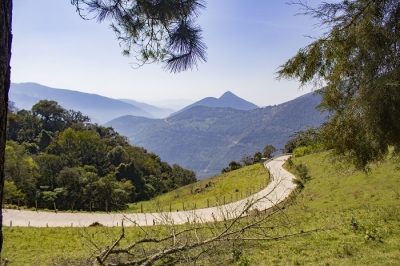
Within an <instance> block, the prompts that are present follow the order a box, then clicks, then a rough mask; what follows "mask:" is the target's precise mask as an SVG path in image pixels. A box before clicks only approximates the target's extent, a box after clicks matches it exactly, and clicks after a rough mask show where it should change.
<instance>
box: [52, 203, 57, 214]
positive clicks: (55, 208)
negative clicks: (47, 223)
mask: <svg viewBox="0 0 400 266" xmlns="http://www.w3.org/2000/svg"><path fill="white" fill-rule="evenodd" d="M53 205H54V211H55V212H56V213H57V205H56V202H55V201H53Z"/></svg>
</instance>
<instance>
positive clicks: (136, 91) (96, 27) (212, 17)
mask: <svg viewBox="0 0 400 266" xmlns="http://www.w3.org/2000/svg"><path fill="white" fill-rule="evenodd" d="M286 2H287V1H284V0H250V1H249V0H247V1H245V0H208V1H207V8H206V9H205V10H203V11H202V14H201V16H200V17H199V18H198V23H199V24H200V26H201V27H202V29H203V38H204V42H205V43H206V45H207V47H208V49H207V62H205V63H200V64H199V65H198V68H194V69H193V70H189V71H186V72H182V73H170V72H166V71H165V70H163V69H162V64H151V65H145V66H143V67H141V68H139V69H135V68H134V67H133V66H134V65H133V64H132V63H134V62H135V61H134V60H133V58H129V57H125V56H123V55H122V48H121V47H120V46H119V42H118V40H117V39H116V36H115V34H114V32H113V31H112V30H111V29H110V26H109V24H110V23H109V22H108V21H104V22H102V23H98V22H96V21H95V20H89V21H87V20H83V19H82V18H80V17H79V15H78V14H77V13H76V11H75V7H74V6H72V5H71V3H70V0H35V1H33V0H24V1H14V10H13V43H12V58H11V67H12V70H11V71H12V73H11V81H12V82H14V83H23V82H35V83H39V84H42V85H45V86H49V87H53V88H60V89H69V90H75V91H81V92H87V93H95V94H99V95H102V96H106V97H110V98H116V99H117V98H125V99H133V100H136V101H141V102H146V103H153V104H155V103H157V102H158V101H162V100H167V99H176V100H178V99H187V100H191V101H192V102H194V101H197V100H200V99H202V98H205V97H217V98H218V97H220V96H221V95H222V94H223V93H224V92H226V91H231V92H232V93H234V94H236V95H237V96H239V97H241V98H243V99H245V100H247V101H250V102H252V103H254V104H256V105H258V106H260V107H261V106H268V105H275V104H280V103H283V102H286V101H289V100H292V99H294V98H296V97H299V96H301V95H303V94H305V93H308V92H310V91H311V89H310V88H303V89H299V83H298V82H296V81H278V80H276V78H277V75H276V72H277V70H278V69H279V66H281V65H282V64H284V63H285V61H287V60H288V59H290V58H291V57H292V56H294V55H295V54H296V52H297V51H298V50H299V49H300V48H302V47H304V46H306V45H307V44H309V43H310V42H312V39H310V38H309V37H306V36H314V37H318V36H320V35H321V30H320V29H318V28H316V27H315V25H316V23H317V21H315V20H312V19H311V18H309V17H307V16H303V15H296V14H298V13H299V12H301V10H300V9H299V8H300V7H299V6H296V5H288V4H287V3H286ZM320 2H321V1H315V0H309V1H308V3H309V4H310V5H311V6H316V5H318V4H319V3H320Z"/></svg>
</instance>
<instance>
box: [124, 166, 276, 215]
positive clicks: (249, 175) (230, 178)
mask: <svg viewBox="0 0 400 266" xmlns="http://www.w3.org/2000/svg"><path fill="white" fill-rule="evenodd" d="M268 181H269V176H268V172H267V171H266V170H265V168H264V166H263V165H262V164H254V165H251V166H248V167H244V168H241V169H238V170H236V171H231V172H228V173H225V174H222V175H219V176H216V177H213V178H208V179H204V180H200V181H198V182H196V183H194V184H191V185H188V186H184V187H181V188H178V189H176V190H174V191H172V192H169V193H166V194H163V195H160V196H158V197H156V198H154V199H152V200H150V201H143V202H138V203H135V204H130V206H129V209H128V210H126V212H130V213H132V212H158V211H170V209H171V210H172V211H175V210H183V209H185V210H192V209H195V208H197V209H200V208H208V207H214V206H218V205H223V204H225V203H230V202H233V201H238V200H240V199H243V198H246V197H248V196H250V195H252V194H254V193H256V192H258V191H260V190H261V189H263V188H264V187H265V186H266V185H267V184H268Z"/></svg>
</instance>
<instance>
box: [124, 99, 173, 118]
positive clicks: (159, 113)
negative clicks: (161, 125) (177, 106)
mask: <svg viewBox="0 0 400 266" xmlns="http://www.w3.org/2000/svg"><path fill="white" fill-rule="evenodd" d="M118 100H120V101H123V102H126V103H129V104H132V105H134V106H137V107H139V108H140V109H142V110H144V111H146V112H148V113H150V114H152V115H153V116H155V117H156V118H164V117H168V116H169V115H170V114H172V113H173V112H175V110H173V109H170V108H159V107H157V106H154V105H150V104H147V103H142V102H137V101H135V100H131V99H118Z"/></svg>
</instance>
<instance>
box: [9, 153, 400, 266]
mask: <svg viewBox="0 0 400 266" xmlns="http://www.w3.org/2000/svg"><path fill="white" fill-rule="evenodd" d="M294 162H295V164H300V163H303V164H305V165H306V166H307V168H308V170H309V175H310V176H311V180H310V181H308V182H307V183H306V185H305V188H304V189H303V190H302V192H301V193H300V194H298V195H297V197H296V198H295V199H294V200H293V202H292V204H291V205H289V206H287V207H286V208H285V210H284V213H282V215H278V216H273V217H272V218H271V225H275V227H271V228H258V229H257V230H259V232H260V234H263V235H267V236H274V235H282V234H288V233H290V232H302V231H303V232H305V231H307V230H312V229H320V230H319V231H318V232H315V233H310V234H303V235H300V236H296V237H288V238H285V239H281V240H278V241H259V242H255V241H244V242H240V241H237V242H236V243H235V245H236V248H237V249H239V250H240V251H241V253H240V259H239V260H237V261H236V262H232V260H231V261H230V262H229V263H227V265H400V206H399V203H400V171H399V170H398V166H399V163H398V161H396V160H395V159H389V160H388V161H386V162H382V163H380V164H379V165H377V166H373V167H372V172H371V173H370V174H369V175H366V174H365V173H363V172H359V171H355V170H353V169H351V168H349V166H347V165H335V164H333V162H332V160H331V157H330V155H329V153H319V154H314V155H309V156H304V157H299V158H296V159H295V160H294ZM185 200H186V199H185ZM152 230H162V229H160V228H157V229H156V228H154V229H152ZM139 231H140V229H137V228H131V229H129V230H127V239H129V238H131V240H132V239H135V237H134V236H137V235H138V234H139V233H138V232H139ZM82 232H84V233H83V234H84V235H86V237H82V236H80V235H79V233H80V234H81V235H82ZM118 233H119V229H118V228H106V229H104V228H87V229H86V230H83V229H74V228H42V229H38V228H16V227H12V228H5V230H4V234H5V239H6V241H5V246H4V253H3V257H7V258H9V259H10V260H11V261H12V262H11V263H10V264H9V265H52V262H53V261H55V262H63V261H65V258H66V257H67V256H71V257H72V258H81V257H82V256H85V257H87V256H88V255H90V254H89V253H88V252H89V250H91V252H93V251H94V250H93V248H90V246H91V245H90V244H89V241H88V240H87V239H86V238H87V237H88V238H93V239H94V241H96V243H103V245H106V244H107V243H108V245H109V244H110V243H111V239H116V237H117V236H118ZM124 241H125V240H124ZM61 249H62V251H61ZM231 251H232V250H231V249H226V251H225V253H226V254H221V256H225V257H228V258H229V256H230V254H231ZM206 265H207V264H206Z"/></svg>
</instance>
